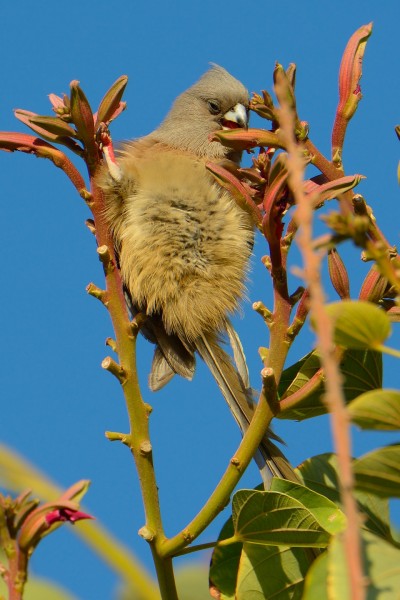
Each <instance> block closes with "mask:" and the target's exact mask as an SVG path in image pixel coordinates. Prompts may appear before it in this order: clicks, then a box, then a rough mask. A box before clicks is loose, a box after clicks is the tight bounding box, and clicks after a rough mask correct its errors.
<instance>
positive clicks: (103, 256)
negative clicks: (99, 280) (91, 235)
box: [97, 244, 114, 273]
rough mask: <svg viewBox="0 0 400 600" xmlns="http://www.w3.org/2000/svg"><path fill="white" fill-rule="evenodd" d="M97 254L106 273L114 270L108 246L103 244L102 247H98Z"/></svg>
mask: <svg viewBox="0 0 400 600" xmlns="http://www.w3.org/2000/svg"><path fill="white" fill-rule="evenodd" d="M97 254H98V255H99V258H100V260H101V262H102V263H103V267H104V270H105V271H106V273H109V272H111V271H112V270H113V269H114V265H113V262H112V259H111V254H110V250H109V248H108V246H106V245H105V244H104V245H103V246H99V247H98V248H97Z"/></svg>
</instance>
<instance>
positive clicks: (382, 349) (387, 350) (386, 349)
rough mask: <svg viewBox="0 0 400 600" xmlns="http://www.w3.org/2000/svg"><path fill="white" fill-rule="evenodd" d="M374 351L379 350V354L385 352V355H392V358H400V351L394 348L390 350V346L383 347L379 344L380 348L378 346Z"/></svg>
mask: <svg viewBox="0 0 400 600" xmlns="http://www.w3.org/2000/svg"><path fill="white" fill-rule="evenodd" d="M374 349H375V350H378V351H379V352H384V353H385V354H390V356H395V357H396V358H400V352H399V350H395V349H394V348H389V346H383V345H382V344H379V346H376V348H374Z"/></svg>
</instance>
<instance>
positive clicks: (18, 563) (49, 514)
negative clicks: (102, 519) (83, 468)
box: [0, 480, 93, 598]
mask: <svg viewBox="0 0 400 600" xmlns="http://www.w3.org/2000/svg"><path fill="white" fill-rule="evenodd" d="M88 487H89V482H88V481H84V480H82V481H79V482H77V483H76V484H74V485H73V486H71V487H70V488H69V489H68V490H66V491H65V492H64V493H63V494H62V495H61V496H60V497H59V498H57V499H56V500H55V501H54V502H46V503H45V504H39V500H37V499H32V498H31V493H30V490H28V491H26V492H23V493H21V494H20V495H19V496H18V497H17V498H15V499H13V498H11V497H10V496H4V495H2V494H0V547H1V548H3V550H4V553H5V557H6V559H7V561H8V564H0V574H1V576H2V577H3V579H4V581H5V582H6V584H7V587H8V590H9V597H10V598H22V592H23V588H24V584H25V582H26V579H27V573H28V562H29V558H30V556H31V554H32V552H33V551H34V549H35V548H36V546H37V545H38V543H39V542H40V541H41V540H42V539H43V538H44V537H45V536H46V535H48V534H49V533H51V532H52V531H54V530H55V529H57V528H58V527H59V526H60V525H61V524H62V523H65V522H69V523H76V522H77V521H80V520H82V519H92V518H93V517H91V516H90V515H88V514H86V513H84V512H81V511H80V510H79V500H80V499H81V498H82V496H83V495H84V494H85V493H86V491H87V489H88Z"/></svg>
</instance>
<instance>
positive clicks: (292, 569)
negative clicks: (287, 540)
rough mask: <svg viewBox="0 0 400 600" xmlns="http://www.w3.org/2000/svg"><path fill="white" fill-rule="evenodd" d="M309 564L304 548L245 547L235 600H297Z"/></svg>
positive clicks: (246, 545)
mask: <svg viewBox="0 0 400 600" xmlns="http://www.w3.org/2000/svg"><path fill="white" fill-rule="evenodd" d="M309 564H310V563H309V561H308V559H307V556H306V553H305V551H304V549H303V548H288V547H287V546H277V547H276V546H259V545H256V544H244V546H243V552H242V555H241V558H240V566H239V572H238V578H237V588H236V596H234V598H235V600H261V599H263V600H264V599H265V600H269V599H271V600H300V599H301V597H302V593H303V586H304V577H305V575H306V573H307V570H308V568H309Z"/></svg>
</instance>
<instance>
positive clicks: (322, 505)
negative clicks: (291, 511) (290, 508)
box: [271, 477, 346, 534]
mask: <svg viewBox="0 0 400 600" xmlns="http://www.w3.org/2000/svg"><path fill="white" fill-rule="evenodd" d="M271 491H273V492H280V493H281V494H286V495H287V496H290V497H291V498H294V499H295V500H298V501H299V502H301V504H302V505H303V506H305V507H306V508H307V509H308V510H309V511H310V513H311V514H312V515H313V517H314V518H315V519H316V521H318V523H319V525H320V526H321V527H323V528H324V529H325V531H328V532H329V533H332V534H334V533H339V532H340V531H343V529H344V528H345V527H346V517H345V516H344V514H343V513H342V511H341V510H340V508H339V507H338V506H337V505H336V504H335V503H334V502H332V500H329V498H327V497H326V496H323V495H322V494H319V493H318V492H315V491H314V490H311V489H309V488H308V487H305V486H304V485H300V484H298V483H294V482H293V481H287V480H286V479H279V478H277V477H274V478H273V480H272V484H271Z"/></svg>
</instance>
